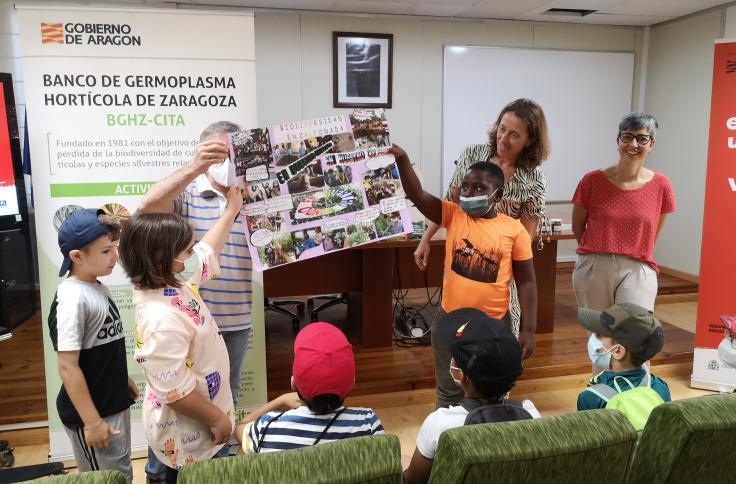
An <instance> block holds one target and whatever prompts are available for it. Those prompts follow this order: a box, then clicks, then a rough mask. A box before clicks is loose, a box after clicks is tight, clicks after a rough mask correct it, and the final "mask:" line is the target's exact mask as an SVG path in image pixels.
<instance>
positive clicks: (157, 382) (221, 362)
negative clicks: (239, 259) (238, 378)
mask: <svg viewBox="0 0 736 484" xmlns="http://www.w3.org/2000/svg"><path fill="white" fill-rule="evenodd" d="M194 253H195V255H193V256H192V257H195V256H196V257H197V258H198V262H199V264H198V268H197V270H195V271H194V274H192V276H191V277H190V278H189V280H188V282H187V283H185V284H183V285H182V286H181V287H178V288H173V287H167V288H163V289H148V290H139V289H134V290H133V301H134V303H135V337H136V351H135V359H136V361H137V362H138V363H139V364H140V365H141V367H142V368H143V372H144V373H145V376H146V394H145V398H144V400H143V425H144V429H145V433H146V439H147V440H148V445H149V446H150V447H151V448H152V449H153V450H154V453H155V454H156V457H158V459H159V460H160V461H161V462H163V463H164V465H166V466H168V467H171V468H174V469H179V468H180V467H181V466H183V465H184V464H186V463H189V462H193V461H201V460H208V459H210V458H212V456H214V455H215V453H217V451H218V450H219V449H220V448H221V447H222V445H215V444H213V443H212V440H211V436H212V435H211V433H210V429H209V426H208V425H206V424H205V423H203V422H200V421H198V420H194V419H192V418H189V417H185V416H183V415H179V414H177V413H176V412H175V411H174V409H172V408H171V407H169V406H168V405H167V404H169V403H173V402H176V401H178V400H180V399H181V398H183V397H185V396H187V395H189V394H190V393H191V392H197V393H199V394H200V395H201V396H203V397H204V398H205V399H207V400H208V401H210V402H212V403H213V404H214V405H215V406H217V407H218V408H219V409H220V410H222V411H223V412H225V414H226V415H228V416H229V417H230V420H231V423H232V424H233V425H234V411H233V399H232V394H231V392H230V377H229V375H230V363H229V360H228V355H227V348H226V347H225V342H224V340H223V338H222V336H221V335H220V332H219V330H218V327H217V323H216V322H215V320H214V319H213V318H212V315H211V314H210V312H209V310H208V309H207V307H206V306H205V305H204V302H202V299H201V297H200V296H199V285H200V284H201V283H202V282H203V281H206V280H208V279H211V278H214V277H216V276H217V275H218V274H219V272H220V267H219V265H218V262H217V257H216V255H215V253H214V252H213V250H212V248H211V247H209V246H208V245H206V244H204V243H201V242H200V243H199V244H197V245H195V246H194Z"/></svg>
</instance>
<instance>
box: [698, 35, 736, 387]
mask: <svg viewBox="0 0 736 484" xmlns="http://www.w3.org/2000/svg"><path fill="white" fill-rule="evenodd" d="M710 109H711V111H710V141H709V143H708V168H707V173H706V181H705V183H706V185H705V207H704V213H703V245H702V254H701V256H700V290H699V293H698V317H697V326H696V330H695V355H694V361H693V375H692V380H691V385H692V386H694V387H697V388H705V389H708V390H718V391H721V392H726V393H730V392H733V391H734V389H736V337H735V335H736V252H735V251H734V241H735V240H736V225H734V223H733V219H734V214H735V213H736V151H735V150H736V42H735V41H718V42H716V45H715V55H714V62H713V91H712V98H711V108H710Z"/></svg>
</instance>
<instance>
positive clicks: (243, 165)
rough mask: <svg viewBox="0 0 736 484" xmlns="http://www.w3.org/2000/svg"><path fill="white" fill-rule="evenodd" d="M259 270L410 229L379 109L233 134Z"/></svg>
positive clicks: (246, 221) (247, 224)
mask: <svg viewBox="0 0 736 484" xmlns="http://www.w3.org/2000/svg"><path fill="white" fill-rule="evenodd" d="M230 139H231V144H230V150H231V157H230V159H231V160H233V163H234V164H235V173H236V176H237V177H238V179H239V181H240V182H241V183H242V186H243V195H244V198H245V204H244V206H243V213H244V214H245V218H244V220H243V230H244V231H245V234H246V237H247V238H248V242H249V248H250V252H251V257H252V259H253V266H254V268H255V269H256V270H259V271H261V270H266V269H270V268H272V267H276V266H280V265H284V264H289V263H292V262H296V261H300V260H305V259H311V258H313V257H319V256H321V255H324V254H327V253H328V252H332V251H337V250H342V249H348V248H351V247H356V246H358V245H362V244H367V243H371V242H374V241H377V240H381V239H386V238H391V237H397V236H402V235H404V234H406V233H409V232H411V231H412V224H411V216H410V214H409V210H408V209H407V203H406V198H405V194H404V189H403V186H402V185H401V179H400V178H399V170H398V167H397V166H396V161H395V160H394V157H393V155H390V154H388V153H386V150H387V148H388V147H389V146H390V145H391V143H390V139H389V129H388V123H387V121H386V115H385V113H384V111H383V110H382V109H378V110H365V109H361V110H355V111H354V112H353V114H351V115H350V116H346V115H337V116H328V117H324V118H318V119H311V120H306V121H298V122H293V123H282V124H278V125H275V126H270V127H269V128H267V129H260V128H258V129H250V130H246V131H240V132H237V133H233V134H232V135H231V137H230Z"/></svg>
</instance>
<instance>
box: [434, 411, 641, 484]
mask: <svg viewBox="0 0 736 484" xmlns="http://www.w3.org/2000/svg"><path fill="white" fill-rule="evenodd" d="M635 446H636V430H634V427H632V426H631V424H630V423H629V421H628V419H627V418H626V417H625V416H624V414H622V413H621V412H619V411H617V410H588V411H584V412H575V413H569V414H566V415H560V416H558V417H547V418H542V419H538V420H522V421H518V422H504V423H493V424H482V425H469V426H466V427H459V428H456V429H452V430H448V431H446V432H444V433H443V434H442V435H441V436H440V441H439V444H438V446H437V454H436V456H435V461H434V465H433V466H432V474H431V476H430V479H429V480H430V482H431V483H436V484H455V483H507V484H512V483H519V484H521V483H525V484H526V483H538V482H545V483H564V484H572V483H578V482H579V483H585V484H590V483H591V482H605V483H606V484H613V483H624V482H626V477H627V475H628V471H629V465H630V463H631V457H632V454H633V452H634V448H635Z"/></svg>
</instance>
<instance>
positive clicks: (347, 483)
mask: <svg viewBox="0 0 736 484" xmlns="http://www.w3.org/2000/svg"><path fill="white" fill-rule="evenodd" d="M177 482H178V483H179V484H208V483H216V484H228V483H241V482H248V483H263V484H275V483H292V482H293V483H324V484H332V483H341V484H351V483H371V484H384V483H385V484H401V446H400V445H399V438H398V437H396V436H395V435H372V436H369V437H356V438H350V439H344V440H340V441H338V442H331V443H328V444H319V445H315V446H313V447H305V448H303V449H296V450H285V451H283V452H268V453H264V454H257V455H244V456H235V457H228V458H224V459H213V460H209V461H206V462H195V463H193V464H189V465H185V466H184V467H183V468H182V469H181V471H179V477H178V480H177Z"/></svg>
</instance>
